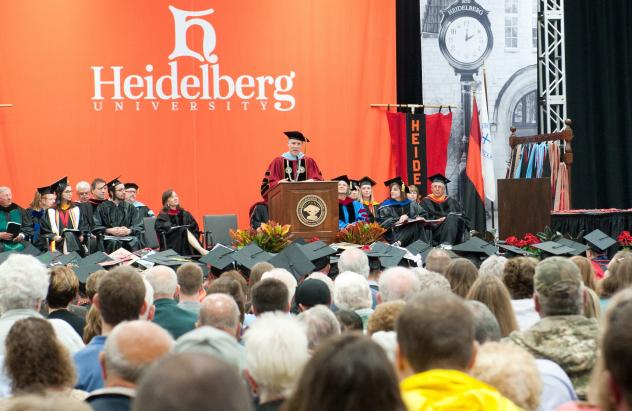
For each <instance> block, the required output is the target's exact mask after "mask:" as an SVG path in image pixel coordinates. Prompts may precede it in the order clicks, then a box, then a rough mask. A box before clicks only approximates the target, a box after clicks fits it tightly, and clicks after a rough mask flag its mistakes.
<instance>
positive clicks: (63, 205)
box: [42, 177, 90, 256]
mask: <svg viewBox="0 0 632 411" xmlns="http://www.w3.org/2000/svg"><path fill="white" fill-rule="evenodd" d="M54 188H55V194H56V198H57V200H56V202H55V206H54V207H51V208H49V209H48V210H46V214H45V215H44V218H43V219H42V236H43V237H46V238H48V239H49V240H50V242H51V249H53V247H54V249H55V250H56V251H61V252H63V253H64V254H67V253H71V252H73V251H76V252H78V253H79V254H80V255H82V256H83V255H85V249H84V247H83V246H82V243H83V233H85V232H87V231H89V229H90V228H89V227H90V226H89V224H88V221H87V220H86V217H85V216H84V215H83V214H81V211H80V209H79V207H78V206H77V205H75V204H74V203H73V202H72V186H71V185H70V184H68V179H67V178H66V177H64V178H62V179H61V180H59V181H58V182H56V183H55V184H54ZM53 243H54V245H53Z"/></svg>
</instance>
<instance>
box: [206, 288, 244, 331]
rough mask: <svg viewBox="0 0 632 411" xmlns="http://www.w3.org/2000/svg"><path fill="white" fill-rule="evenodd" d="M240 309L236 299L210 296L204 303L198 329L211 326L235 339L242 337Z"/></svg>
mask: <svg viewBox="0 0 632 411" xmlns="http://www.w3.org/2000/svg"><path fill="white" fill-rule="evenodd" d="M239 315H240V313H239V307H238V306H237V303H236V302H235V299H233V297H231V296H230V295H228V294H223V293H214V294H209V295H207V296H206V298H205V299H204V300H203V301H202V306H201V307H200V316H199V318H198V321H197V323H196V326H197V327H203V326H210V327H215V328H217V329H218V330H221V331H224V332H225V333H226V334H228V335H230V336H231V337H233V338H235V339H239V337H240V335H241V323H240V321H239Z"/></svg>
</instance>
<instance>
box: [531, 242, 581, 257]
mask: <svg viewBox="0 0 632 411" xmlns="http://www.w3.org/2000/svg"><path fill="white" fill-rule="evenodd" d="M533 247H535V248H538V249H540V250H542V252H543V253H545V256H544V257H546V256H547V255H549V256H550V255H571V254H572V253H573V252H574V251H575V249H573V248H571V247H568V246H565V245H564V244H559V243H556V242H555V241H545V242H543V243H537V244H533Z"/></svg>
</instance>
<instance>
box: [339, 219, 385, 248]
mask: <svg viewBox="0 0 632 411" xmlns="http://www.w3.org/2000/svg"><path fill="white" fill-rule="evenodd" d="M385 232H386V230H385V229H384V228H383V227H382V226H381V225H379V224H378V223H365V222H363V221H359V222H357V223H354V224H349V225H348V226H347V227H345V228H343V229H342V230H340V231H339V232H338V234H337V235H336V241H337V242H346V243H352V244H360V245H367V244H371V243H374V242H376V241H377V240H379V239H380V238H382V236H383V235H384V233H385Z"/></svg>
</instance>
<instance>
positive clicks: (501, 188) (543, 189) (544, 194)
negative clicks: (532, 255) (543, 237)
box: [498, 177, 552, 240]
mask: <svg viewBox="0 0 632 411" xmlns="http://www.w3.org/2000/svg"><path fill="white" fill-rule="evenodd" d="M551 208H552V207H551V179H550V178H548V177H547V178H512V179H499V180H498V228H499V238H500V239H501V240H504V239H505V238H507V237H509V236H510V235H515V236H516V237H522V236H524V235H525V234H526V233H533V234H535V233H536V232H538V231H542V230H543V229H544V227H546V226H549V227H550V226H551Z"/></svg>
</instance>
